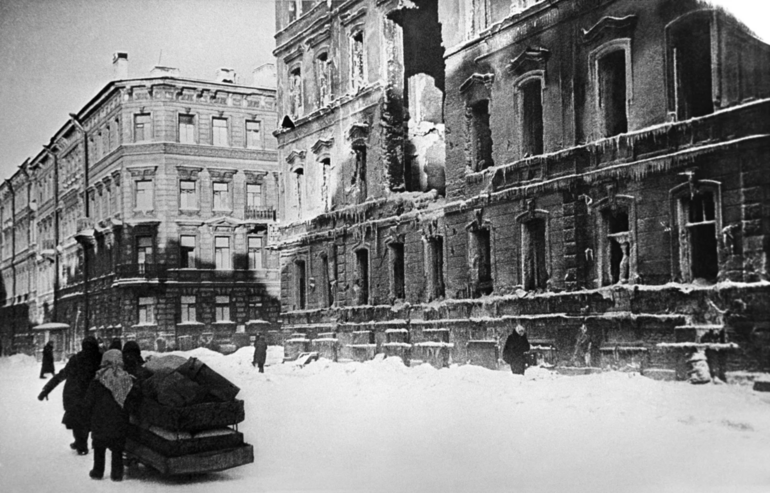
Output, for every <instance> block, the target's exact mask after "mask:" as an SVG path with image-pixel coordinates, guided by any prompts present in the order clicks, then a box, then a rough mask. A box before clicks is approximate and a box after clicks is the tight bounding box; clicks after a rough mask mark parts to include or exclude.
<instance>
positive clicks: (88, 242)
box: [75, 217, 96, 247]
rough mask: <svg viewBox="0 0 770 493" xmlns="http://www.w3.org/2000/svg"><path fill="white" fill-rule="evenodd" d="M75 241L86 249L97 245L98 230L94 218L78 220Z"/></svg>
mask: <svg viewBox="0 0 770 493" xmlns="http://www.w3.org/2000/svg"><path fill="white" fill-rule="evenodd" d="M75 240H76V241H77V242H78V243H80V244H81V245H83V246H84V247H88V246H91V247H92V246H94V245H96V228H95V225H94V220H93V219H92V218H90V217H81V218H78V221H77V232H76V233H75Z"/></svg>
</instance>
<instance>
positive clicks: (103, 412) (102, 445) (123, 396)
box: [83, 349, 140, 481]
mask: <svg viewBox="0 0 770 493" xmlns="http://www.w3.org/2000/svg"><path fill="white" fill-rule="evenodd" d="M139 395H140V394H139V391H138V388H137V387H136V386H135V385H134V377H132V376H131V375H129V374H128V372H126V371H125V370H124V369H123V353H121V352H120V351H119V350H117V349H109V350H107V351H105V353H104V355H103V356H102V364H101V367H100V368H99V370H98V371H97V372H96V376H95V377H94V379H93V380H91V384H90V385H89V386H88V391H87V392H86V396H85V399H84V402H83V408H84V414H85V415H86V417H87V419H88V423H89V426H90V429H91V441H92V443H93V448H94V468H93V469H92V470H91V472H89V474H88V475H89V476H90V477H91V478H92V479H102V477H104V462H105V457H106V454H107V449H110V453H111V454H112V457H111V470H110V478H111V479H112V480H113V481H122V480H123V449H124V448H125V446H126V435H127V433H128V415H129V409H133V406H135V405H136V404H138V400H139Z"/></svg>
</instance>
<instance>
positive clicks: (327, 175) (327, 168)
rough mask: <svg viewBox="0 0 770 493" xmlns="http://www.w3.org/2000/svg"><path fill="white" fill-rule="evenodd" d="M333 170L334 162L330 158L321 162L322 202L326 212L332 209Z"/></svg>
mask: <svg viewBox="0 0 770 493" xmlns="http://www.w3.org/2000/svg"><path fill="white" fill-rule="evenodd" d="M331 168H332V161H331V159H330V158H328V157H327V158H324V159H322V160H321V169H322V171H321V180H322V183H321V202H323V205H324V212H328V211H329V210H330V209H331V193H329V192H330V188H331Z"/></svg>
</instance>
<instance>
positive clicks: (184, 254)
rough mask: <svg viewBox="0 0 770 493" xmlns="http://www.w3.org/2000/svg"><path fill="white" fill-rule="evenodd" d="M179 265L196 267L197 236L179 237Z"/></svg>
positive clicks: (189, 267) (181, 266)
mask: <svg viewBox="0 0 770 493" xmlns="http://www.w3.org/2000/svg"><path fill="white" fill-rule="evenodd" d="M179 267H180V268H182V269H194V268H195V236H191V235H185V236H181V237H180V238H179Z"/></svg>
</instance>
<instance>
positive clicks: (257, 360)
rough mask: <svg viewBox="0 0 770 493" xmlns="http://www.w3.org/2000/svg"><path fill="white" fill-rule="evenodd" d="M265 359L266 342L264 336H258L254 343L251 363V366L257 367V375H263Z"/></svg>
mask: <svg viewBox="0 0 770 493" xmlns="http://www.w3.org/2000/svg"><path fill="white" fill-rule="evenodd" d="M266 359H267V342H265V336H263V335H261V334H260V335H258V336H257V340H256V341H254V360H253V361H252V362H251V365H252V366H258V367H259V373H265V360H266Z"/></svg>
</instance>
